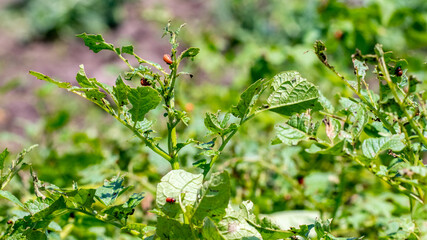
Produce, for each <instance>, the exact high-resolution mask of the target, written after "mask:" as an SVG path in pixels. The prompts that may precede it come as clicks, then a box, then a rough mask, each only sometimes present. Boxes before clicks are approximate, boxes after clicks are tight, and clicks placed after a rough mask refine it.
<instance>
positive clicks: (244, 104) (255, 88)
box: [231, 79, 266, 118]
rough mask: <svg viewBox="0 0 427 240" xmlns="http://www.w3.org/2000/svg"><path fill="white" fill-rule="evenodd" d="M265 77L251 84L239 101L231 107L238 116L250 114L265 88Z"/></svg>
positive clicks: (232, 111)
mask: <svg viewBox="0 0 427 240" xmlns="http://www.w3.org/2000/svg"><path fill="white" fill-rule="evenodd" d="M265 83H266V80H265V79H259V80H258V81H256V82H254V83H253V84H252V85H250V86H249V87H248V88H247V89H246V90H245V91H244V92H243V93H242V94H241V95H240V100H239V103H238V104H237V105H236V106H233V107H232V108H231V113H232V114H233V115H234V116H235V117H238V118H243V117H245V116H246V115H247V114H249V113H250V112H251V110H252V108H253V106H254V104H255V102H256V100H257V99H258V97H259V95H260V94H261V93H262V91H263V90H264V89H265Z"/></svg>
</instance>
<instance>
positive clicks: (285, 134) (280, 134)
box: [273, 114, 319, 145]
mask: <svg viewBox="0 0 427 240" xmlns="http://www.w3.org/2000/svg"><path fill="white" fill-rule="evenodd" d="M318 127H319V123H317V124H313V123H311V118H310V116H309V115H308V116H307V115H305V114H301V116H298V115H293V116H292V117H291V118H290V119H289V121H288V122H287V123H285V124H284V125H278V126H276V127H275V129H276V132H277V135H276V137H277V138H276V139H274V140H273V144H277V143H284V144H287V145H297V144H298V143H299V142H300V141H306V140H309V139H310V138H312V137H315V136H316V131H317V128H318Z"/></svg>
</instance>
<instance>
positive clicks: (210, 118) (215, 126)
mask: <svg viewBox="0 0 427 240" xmlns="http://www.w3.org/2000/svg"><path fill="white" fill-rule="evenodd" d="M218 118H219V112H218V113H217V114H213V113H206V117H205V121H204V122H205V126H206V128H207V129H208V130H209V131H211V132H212V133H215V134H219V135H221V136H225V135H227V134H228V133H230V132H232V131H233V130H235V129H237V125H236V124H235V123H231V124H230V125H229V126H227V124H228V120H229V119H230V114H229V113H226V114H225V115H224V118H223V120H222V121H219V119H218Z"/></svg>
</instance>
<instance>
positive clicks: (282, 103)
mask: <svg viewBox="0 0 427 240" xmlns="http://www.w3.org/2000/svg"><path fill="white" fill-rule="evenodd" d="M271 86H272V89H273V92H272V93H271V94H270V96H269V97H268V99H267V102H268V105H269V106H268V109H269V110H270V111H273V112H276V113H279V114H281V115H285V116H292V115H293V114H295V113H302V112H304V111H306V110H308V109H312V110H320V109H322V106H321V104H320V103H319V101H318V99H319V91H318V89H317V88H316V86H314V85H313V84H312V83H310V82H308V81H307V80H306V79H304V78H302V77H301V75H300V74H299V73H298V72H295V71H289V72H284V73H281V74H278V75H276V76H275V77H274V78H273V80H272V84H271Z"/></svg>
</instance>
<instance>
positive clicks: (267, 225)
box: [247, 218, 295, 240]
mask: <svg viewBox="0 0 427 240" xmlns="http://www.w3.org/2000/svg"><path fill="white" fill-rule="evenodd" d="M247 221H248V220H247ZM248 223H249V224H250V225H252V226H253V227H255V228H256V229H257V230H258V232H259V233H261V236H262V239H263V240H276V239H286V238H289V237H292V236H294V235H295V234H294V233H293V232H291V231H284V230H281V229H280V228H279V227H278V226H277V225H275V224H274V223H272V222H271V220H270V219H268V218H263V219H262V220H261V221H260V222H259V223H255V222H252V221H248Z"/></svg>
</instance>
